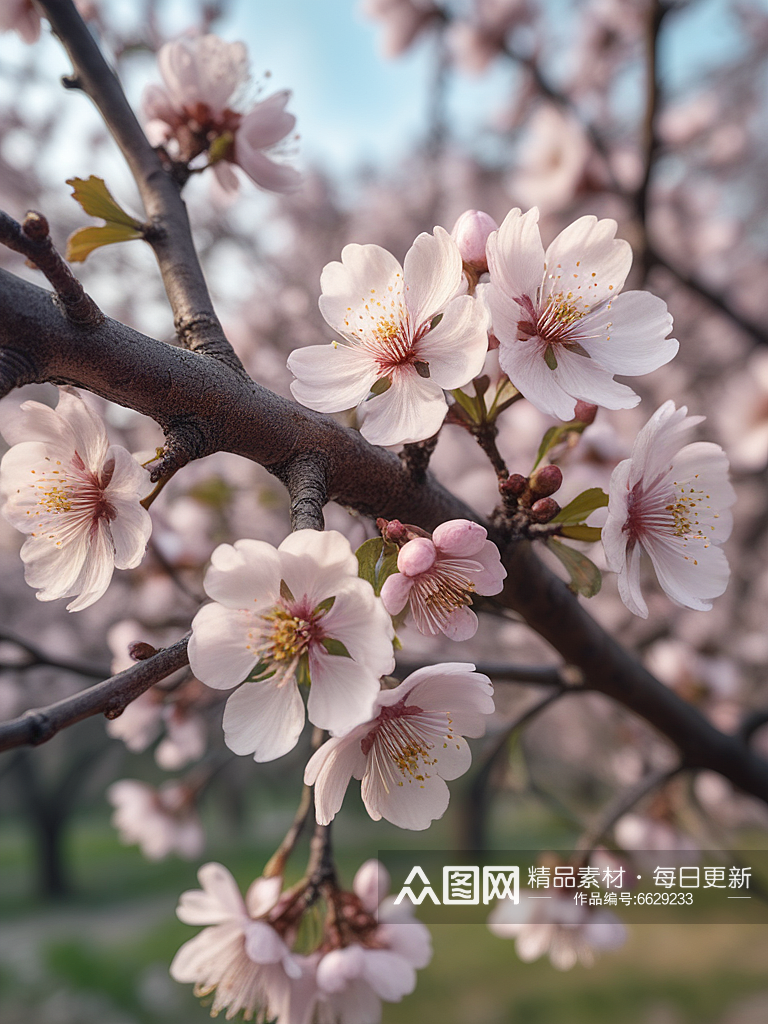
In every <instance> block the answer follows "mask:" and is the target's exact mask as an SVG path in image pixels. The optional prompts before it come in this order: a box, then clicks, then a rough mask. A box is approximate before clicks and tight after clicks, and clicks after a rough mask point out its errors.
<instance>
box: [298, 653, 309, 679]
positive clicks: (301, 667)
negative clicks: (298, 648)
mask: <svg viewBox="0 0 768 1024" xmlns="http://www.w3.org/2000/svg"><path fill="white" fill-rule="evenodd" d="M296 682H297V684H298V685H299V686H310V685H311V683H312V680H311V679H310V677H309V658H308V656H307V655H306V654H302V656H301V657H300V658H299V664H298V665H297V666H296Z"/></svg>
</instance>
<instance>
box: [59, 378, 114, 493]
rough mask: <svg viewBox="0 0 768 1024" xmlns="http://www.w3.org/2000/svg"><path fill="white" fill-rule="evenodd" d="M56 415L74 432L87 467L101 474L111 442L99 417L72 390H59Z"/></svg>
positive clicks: (76, 446) (78, 448)
mask: <svg viewBox="0 0 768 1024" xmlns="http://www.w3.org/2000/svg"><path fill="white" fill-rule="evenodd" d="M56 415H57V416H60V417H61V418H62V419H63V420H64V421H65V422H66V424H67V425H68V427H69V429H70V430H71V431H72V436H73V438H74V442H75V449H76V450H77V453H78V454H79V455H80V458H81V459H82V460H83V462H84V463H85V465H86V467H87V468H88V469H89V470H91V471H92V472H94V473H96V474H98V473H100V472H101V469H102V467H103V465H104V460H105V459H106V456H107V450H108V447H109V441H108V439H107V431H106V429H105V427H104V424H103V423H102V421H101V419H100V418H99V416H97V414H96V413H95V412H93V410H92V409H90V408H89V406H88V405H87V404H86V403H85V401H84V399H83V398H82V397H81V396H80V395H79V394H78V392H77V391H75V390H73V389H72V388H60V389H59V404H58V405H57V406H56Z"/></svg>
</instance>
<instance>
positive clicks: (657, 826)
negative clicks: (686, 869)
mask: <svg viewBox="0 0 768 1024" xmlns="http://www.w3.org/2000/svg"><path fill="white" fill-rule="evenodd" d="M665 817H666V815H665V816H661V814H654V815H650V814H648V815H642V814H625V815H624V816H623V817H621V818H619V820H618V821H617V822H616V824H615V826H614V829H613V831H614V835H615V836H616V842H617V843H618V844H619V846H623V847H624V849H625V850H641V851H644V850H682V851H685V852H687V853H694V852H695V851H697V850H698V849H699V846H698V844H697V843H696V842H695V840H694V839H692V838H691V837H690V836H688V835H686V834H685V833H684V832H681V831H680V829H679V828H676V827H675V826H674V825H673V824H672V822H671V821H669V820H665Z"/></svg>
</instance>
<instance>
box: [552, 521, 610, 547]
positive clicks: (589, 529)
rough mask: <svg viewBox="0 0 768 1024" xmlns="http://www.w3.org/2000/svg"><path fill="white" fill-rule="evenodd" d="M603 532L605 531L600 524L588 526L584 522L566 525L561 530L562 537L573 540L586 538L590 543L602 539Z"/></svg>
mask: <svg viewBox="0 0 768 1024" xmlns="http://www.w3.org/2000/svg"><path fill="white" fill-rule="evenodd" d="M555 518H557V517H555ZM602 534H603V531H602V529H601V528H600V527H599V526H586V525H585V524H584V523H579V524H578V525H577V526H564V527H563V528H562V530H561V531H560V535H561V536H562V537H570V539H571V540H584V541H586V542H587V543H588V544H594V543H595V541H597V540H600V538H601V536H602Z"/></svg>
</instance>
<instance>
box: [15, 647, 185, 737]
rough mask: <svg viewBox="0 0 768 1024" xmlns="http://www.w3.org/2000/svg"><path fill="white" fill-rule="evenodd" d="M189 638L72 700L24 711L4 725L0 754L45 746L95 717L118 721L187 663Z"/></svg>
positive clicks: (68, 699) (73, 697)
mask: <svg viewBox="0 0 768 1024" xmlns="http://www.w3.org/2000/svg"><path fill="white" fill-rule="evenodd" d="M188 639H189V638H188V637H183V638H182V639H181V640H179V641H178V642H177V643H175V644H173V645H172V646H171V647H166V648H165V649H164V650H162V651H158V653H157V654H155V655H154V656H153V657H151V658H147V660H146V661H140V662H138V663H137V664H136V665H132V666H131V668H127V669H125V671H124V672H119V673H118V674H117V675H116V676H112V677H111V679H105V680H104V682H103V683H96V685H95V686H91V687H89V688H88V689H87V690H81V691H80V693H76V694H74V695H73V696H72V697H65V698H64V699H63V700H59V701H57V702H56V703H55V704H51V705H49V706H48V707H46V708H35V709H33V710H31V711H25V712H24V714H23V715H21V716H20V717H19V718H14V719H12V720H11V721H10V722H3V723H1V724H0V751H2V750H10V749H11V748H13V747H22V746H37V745H38V744H40V743H45V742H46V741H47V740H49V739H51V737H52V736H55V735H56V733H57V732H59V731H60V730H61V729H66V728H67V726H69V725H74V724H75V722H81V721H82V720H83V719H84V718H90V717H91V716H92V715H99V714H102V715H106V716H107V718H117V717H118V715H120V714H122V712H123V711H124V710H125V708H126V707H127V706H128V705H129V704H130V703H131V701H132V700H136V698H137V697H139V696H141V694H142V693H144V691H145V690H148V689H149V688H150V686H153V685H154V684H155V683H157V682H159V681H160V680H161V679H165V677H166V676H169V675H170V674H171V673H172V672H175V671H176V670H177V669H179V668H183V667H184V665H186V664H187V663H188V660H189V659H188V657H187V641H188Z"/></svg>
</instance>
